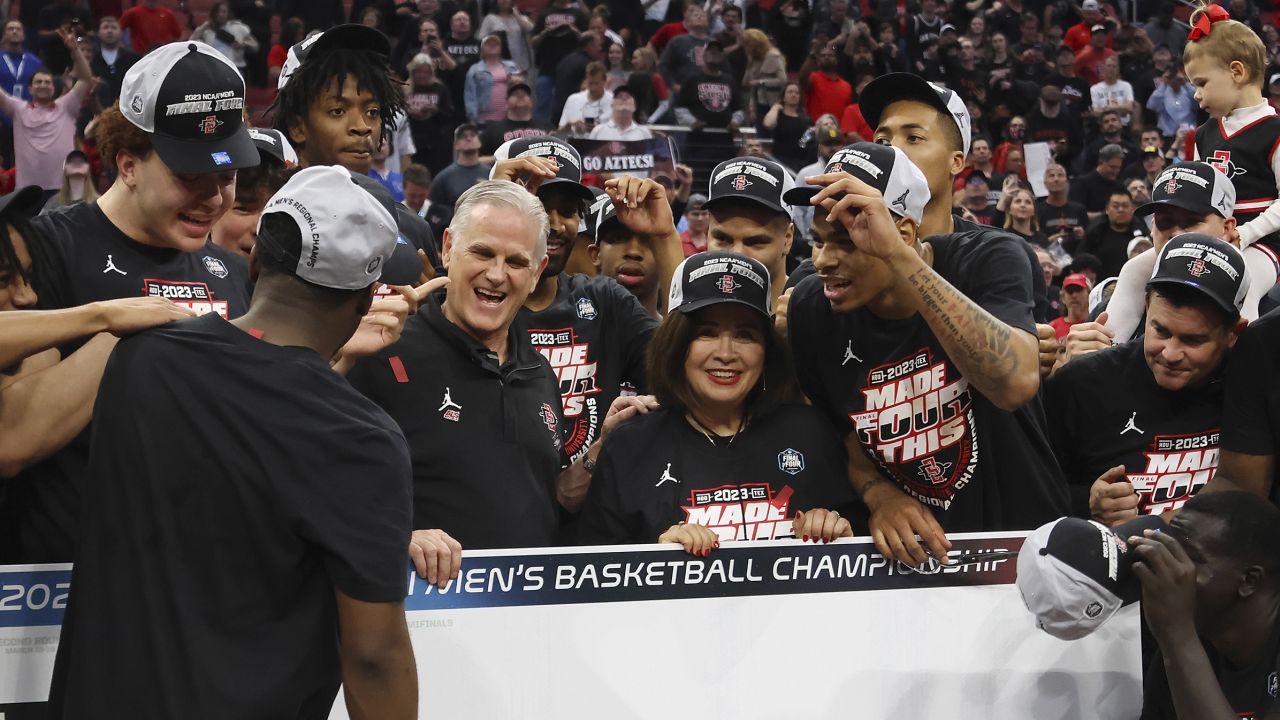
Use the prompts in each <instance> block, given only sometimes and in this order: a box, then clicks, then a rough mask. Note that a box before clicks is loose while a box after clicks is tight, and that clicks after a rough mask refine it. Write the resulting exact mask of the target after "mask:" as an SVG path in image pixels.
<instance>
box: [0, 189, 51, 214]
mask: <svg viewBox="0 0 1280 720" xmlns="http://www.w3.org/2000/svg"><path fill="white" fill-rule="evenodd" d="M43 207H44V188H42V187H40V186H39V185H27V186H26V187H20V188H18V189H17V190H14V191H13V192H11V193H9V194H8V195H0V219H5V218H10V217H21V218H27V219H30V218H33V217H35V216H36V213H38V212H40V209H41V208H43Z"/></svg>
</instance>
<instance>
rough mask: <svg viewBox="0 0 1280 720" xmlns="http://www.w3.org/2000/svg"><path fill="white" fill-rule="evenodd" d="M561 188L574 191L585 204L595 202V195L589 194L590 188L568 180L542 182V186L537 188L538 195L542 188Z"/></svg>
mask: <svg viewBox="0 0 1280 720" xmlns="http://www.w3.org/2000/svg"><path fill="white" fill-rule="evenodd" d="M561 186H569V189H571V190H573V191H575V192H576V193H577V194H578V196H579V197H581V198H582V199H583V200H584V201H586V202H587V204H591V203H593V202H595V201H596V194H595V193H593V192H591V188H589V187H587V186H586V185H583V184H582V183H579V182H574V181H572V180H570V179H568V178H551V179H550V180H543V181H542V184H541V185H539V186H538V193H539V194H541V192H542V190H543V188H551V187H554V188H559V187H561Z"/></svg>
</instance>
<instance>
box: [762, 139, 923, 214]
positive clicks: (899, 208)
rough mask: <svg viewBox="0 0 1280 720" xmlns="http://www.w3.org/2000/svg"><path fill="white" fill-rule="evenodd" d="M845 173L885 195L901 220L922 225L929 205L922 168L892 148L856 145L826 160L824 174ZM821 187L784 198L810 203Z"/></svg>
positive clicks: (804, 188) (805, 188)
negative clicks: (906, 219) (926, 207)
mask: <svg viewBox="0 0 1280 720" xmlns="http://www.w3.org/2000/svg"><path fill="white" fill-rule="evenodd" d="M835 172H846V173H849V174H850V175H852V176H854V177H855V178H857V179H859V180H861V181H862V182H864V183H866V184H868V185H870V186H871V187H873V188H875V189H876V190H879V191H880V194H881V195H883V196H884V201H885V204H886V205H887V206H888V207H889V212H891V213H893V214H894V215H897V216H898V217H909V218H912V219H914V220H915V221H916V223H917V224H919V223H920V222H921V221H922V220H923V219H924V208H925V206H926V205H928V204H929V182H928V181H927V180H925V178H924V173H922V172H920V168H918V167H916V165H915V163H913V162H911V159H910V158H908V157H907V155H906V153H904V152H902V151H901V150H899V149H898V148H896V147H893V146H892V145H880V144H878V143H871V142H856V143H854V144H852V145H846V146H845V147H843V148H840V149H839V150H837V151H836V153H835V154H834V155H832V156H831V159H830V160H828V161H827V167H826V168H825V169H824V170H823V173H824V174H825V173H835ZM821 189H822V187H821V186H817V185H801V186H797V187H795V188H792V189H791V190H788V191H787V192H786V193H784V194H783V196H782V199H783V200H784V201H786V202H787V203H789V204H791V205H793V206H804V205H808V204H809V199H810V198H812V197H813V196H814V195H817V194H818V191H819V190H821Z"/></svg>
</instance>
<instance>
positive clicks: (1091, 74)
mask: <svg viewBox="0 0 1280 720" xmlns="http://www.w3.org/2000/svg"><path fill="white" fill-rule="evenodd" d="M1115 56H1116V51H1115V50H1112V49H1111V35H1110V33H1109V32H1108V31H1107V26H1105V25H1094V26H1093V29H1092V34H1091V35H1090V36H1089V44H1088V46H1086V47H1084V48H1083V49H1081V50H1078V51H1076V62H1075V69H1076V72H1077V73H1079V74H1080V77H1081V78H1083V79H1084V81H1085V82H1086V83H1088V84H1089V85H1090V86H1092V85H1095V84H1097V83H1098V82H1099V81H1100V80H1101V79H1102V65H1103V63H1104V62H1105V61H1106V60H1107V59H1108V58H1113V57H1115ZM1116 62H1117V67H1118V63H1119V59H1118V58H1117V60H1116Z"/></svg>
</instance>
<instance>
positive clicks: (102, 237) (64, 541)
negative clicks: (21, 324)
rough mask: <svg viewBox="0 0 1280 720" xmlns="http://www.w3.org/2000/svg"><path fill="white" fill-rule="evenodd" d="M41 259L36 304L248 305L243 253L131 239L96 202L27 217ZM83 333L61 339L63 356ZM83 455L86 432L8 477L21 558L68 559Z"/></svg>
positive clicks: (233, 310)
mask: <svg viewBox="0 0 1280 720" xmlns="http://www.w3.org/2000/svg"><path fill="white" fill-rule="evenodd" d="M32 223H33V224H34V225H35V226H36V227H37V228H38V229H39V230H40V231H41V233H42V235H43V240H44V241H45V247H46V249H47V250H48V252H47V253H46V254H45V259H47V262H45V263H43V264H42V267H41V268H40V272H39V273H38V274H37V277H36V290H37V292H38V293H39V296H40V307H41V308H43V309H48V310H53V309H59V308H69V307H75V306H78V305H84V304H86V303H91V302H96V301H98V300H114V299H117V298H126V297H138V296H156V297H166V298H169V299H171V300H173V301H174V302H175V303H178V304H179V305H185V306H187V307H190V308H192V309H194V310H195V311H196V312H197V313H200V314H204V313H211V312H212V313H217V314H218V315H220V316H222V317H223V318H228V319H231V318H236V317H239V316H240V315H243V314H244V312H245V310H247V309H248V306H249V271H248V267H247V265H246V264H245V261H244V259H243V258H241V257H240V256H238V255H235V254H234V253H231V252H230V251H227V250H224V249H222V248H221V247H218V246H217V245H214V244H213V243H212V242H207V243H206V244H205V246H204V248H203V249H201V250H200V251H199V252H181V251H178V250H173V249H168V248H156V247H151V246H149V245H143V244H141V243H137V242H134V241H133V240H131V239H130V238H129V237H128V236H126V235H125V234H124V233H123V232H121V231H120V229H119V228H117V227H116V226H115V225H113V224H112V223H111V221H110V220H108V219H107V217H106V215H104V214H103V213H102V210H101V209H99V208H98V206H97V205H96V204H90V203H78V204H76V205H71V206H69V207H66V208H60V209H58V210H54V211H53V212H51V213H48V214H45V215H41V216H40V217H37V218H35V219H34V220H33V221H32ZM83 342H84V341H83V340H80V341H76V342H73V343H69V344H67V345H66V346H64V347H63V348H61V349H62V352H63V357H66V356H67V355H69V354H70V353H71V352H73V351H75V350H76V349H78V348H79V347H80V346H81V345H82V344H83ZM88 458H89V431H88V430H86V431H85V432H82V433H81V434H80V435H79V436H78V437H77V438H76V439H75V440H73V441H72V442H71V443H70V444H69V445H67V446H66V447H64V448H63V449H62V450H59V451H58V452H57V453H55V454H54V455H53V456H52V457H50V458H49V459H48V460H45V461H44V462H42V463H40V464H38V465H36V466H34V467H32V468H30V469H28V470H27V471H25V472H23V473H22V474H21V475H19V476H18V478H16V479H15V480H14V481H13V490H14V497H13V502H14V507H13V509H14V511H15V512H17V514H18V516H19V518H20V520H19V523H20V525H21V530H20V534H21V551H20V552H21V555H22V557H23V559H24V561H25V562H70V561H71V560H72V559H73V554H74V551H75V537H76V529H77V527H78V525H79V515H80V495H79V489H80V486H81V485H82V484H83V483H84V482H87V481H89V482H91V481H93V480H92V477H91V476H85V465H86V463H87V462H88Z"/></svg>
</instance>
